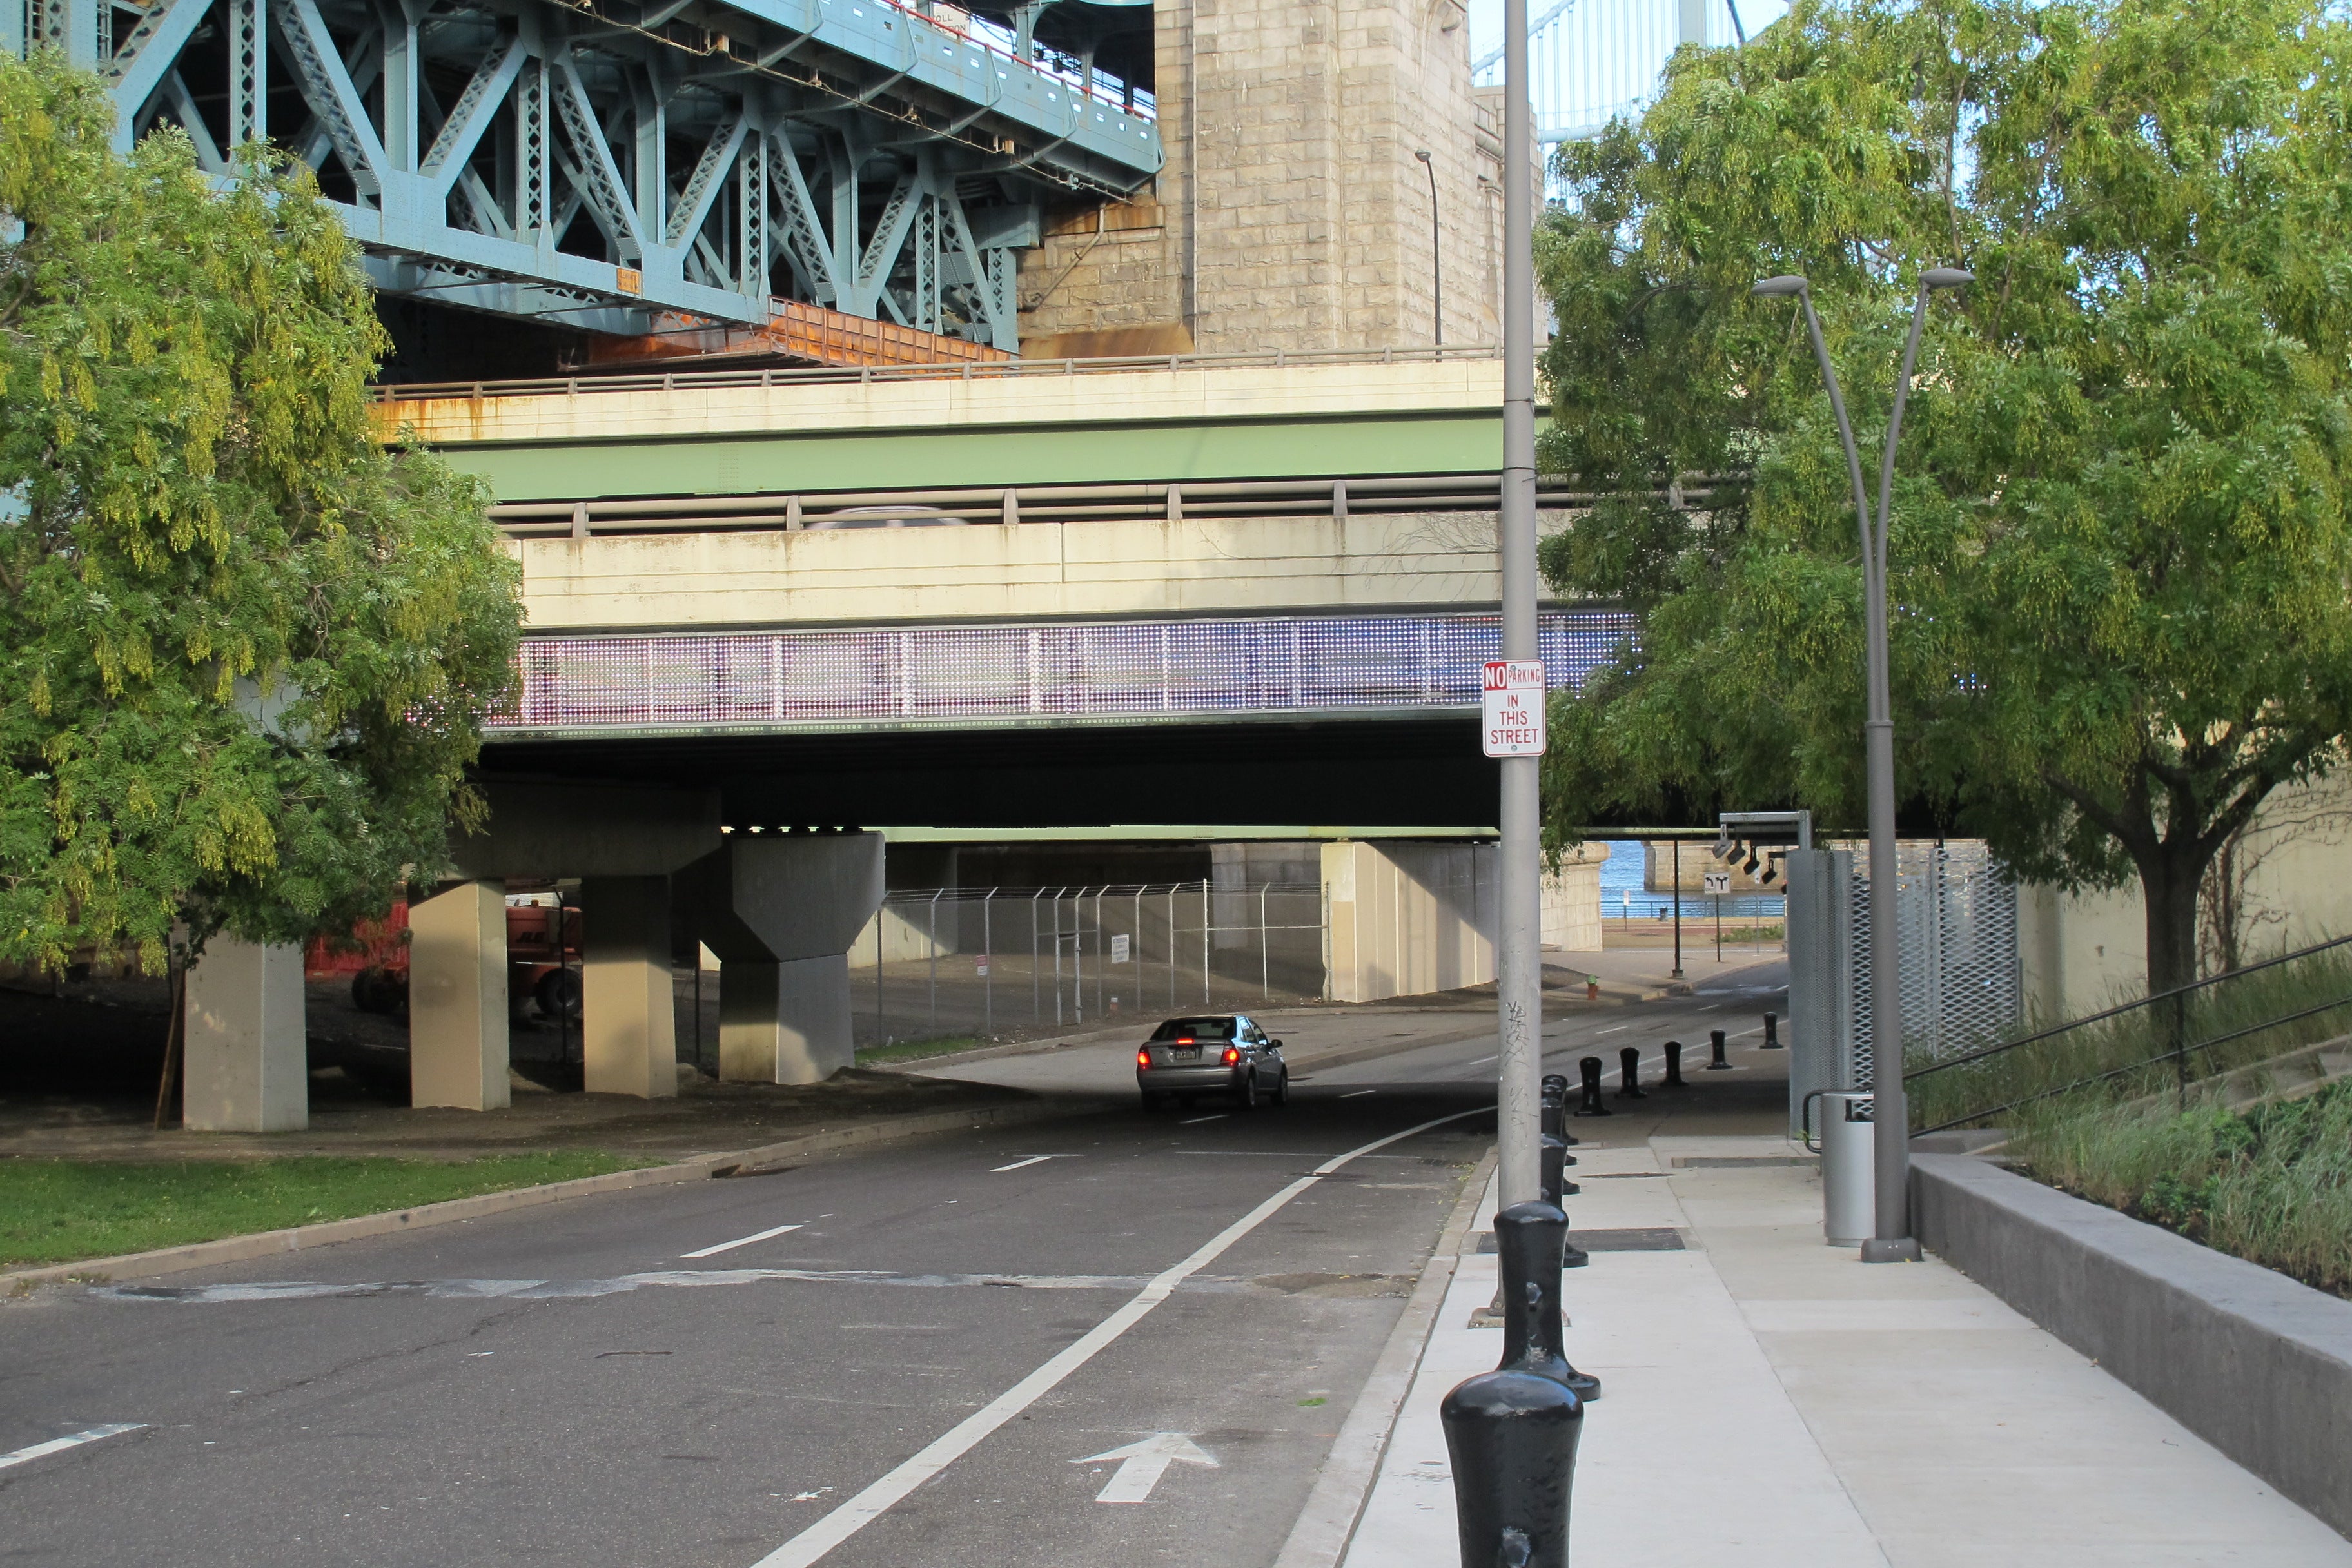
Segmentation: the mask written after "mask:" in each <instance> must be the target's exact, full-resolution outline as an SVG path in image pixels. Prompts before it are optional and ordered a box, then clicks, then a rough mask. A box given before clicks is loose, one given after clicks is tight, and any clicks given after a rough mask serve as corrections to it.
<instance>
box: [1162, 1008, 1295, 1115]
mask: <svg viewBox="0 0 2352 1568" xmlns="http://www.w3.org/2000/svg"><path fill="white" fill-rule="evenodd" d="M1135 1084H1136V1087H1137V1088H1138V1089H1141V1090H1142V1091H1143V1108H1144V1109H1145V1110H1157V1109H1159V1107H1160V1105H1162V1104H1163V1103H1165V1102H1166V1101H1167V1100H1169V1098H1170V1097H1171V1096H1172V1097H1174V1099H1175V1100H1176V1102H1177V1103H1178V1104H1179V1105H1191V1104H1192V1097H1193V1096H1194V1095H1196V1094H1226V1095H1231V1096H1232V1097H1233V1099H1234V1104H1235V1105H1237V1106H1239V1107H1240V1108H1241V1109H1243V1110H1251V1109H1253V1108H1254V1107H1255V1106H1256V1104H1257V1102H1258V1101H1259V1100H1272V1101H1273V1102H1274V1103H1275V1104H1276V1105H1284V1104H1287V1103H1288V1102H1289V1100H1290V1066H1289V1064H1288V1063H1287V1062H1285V1061H1284V1060H1283V1059H1282V1042H1281V1041H1280V1040H1275V1039H1268V1038H1267V1037H1266V1033H1265V1030H1264V1029H1262V1028H1260V1027H1258V1026H1257V1024H1256V1023H1255V1021H1253V1020H1252V1019H1251V1018H1249V1017H1248V1016H1246V1015H1244V1014H1241V1013H1220V1014H1214V1015H1211V1016H1202V1017H1186V1018H1171V1019H1169V1020H1168V1021H1167V1022H1166V1023H1164V1024H1162V1025H1160V1027H1158V1028H1157V1029H1154V1030H1153V1031H1152V1032H1151V1038H1150V1039H1149V1040H1146V1041H1145V1042H1144V1043H1143V1044H1142V1045H1140V1046H1139V1047H1136V1051H1135Z"/></svg>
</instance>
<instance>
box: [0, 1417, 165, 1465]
mask: <svg viewBox="0 0 2352 1568" xmlns="http://www.w3.org/2000/svg"><path fill="white" fill-rule="evenodd" d="M146 1429H147V1423H145V1422H144V1421H121V1422H115V1423H113V1424H111V1425H109V1426H92V1427H89V1428H88V1429H87V1430H85V1431H80V1432H76V1433H74V1434H73V1435H72V1436H67V1437H52V1438H50V1439H49V1440H48V1441H47V1442H46V1443H36V1444H34V1445H33V1446H32V1447H29V1448H19V1449H17V1450H16V1452H15V1453H13V1454H0V1470H5V1469H8V1468H12V1467H14V1466H16V1465H29V1464H31V1463H32V1462H33V1461H34V1460H35V1459H44V1458H48V1456H50V1455H51V1454H62V1453H64V1452H65V1451H66V1450H67V1449H68V1448H79V1447H81V1446H82V1445H83V1444H84V1443H95V1442H97V1441H99V1440H100V1438H102V1437H120V1436H122V1434H124V1433H125V1432H143V1431H145V1430H146Z"/></svg>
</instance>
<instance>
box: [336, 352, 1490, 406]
mask: <svg viewBox="0 0 2352 1568" xmlns="http://www.w3.org/2000/svg"><path fill="white" fill-rule="evenodd" d="M1502 356H1503V351H1502V350H1501V349H1500V348H1498V347H1496V346H1495V345H1494V344H1491V343H1471V344H1454V343H1448V344H1447V345H1445V346H1444V347H1443V348H1437V347H1433V346H1422V347H1417V348H1394V349H1306V350H1300V349H1263V350H1245V351H1237V352H1232V353H1209V354H1204V353H1189V354H1187V353H1172V354H1130V355H1120V356H1117V357H1111V358H1102V359H1046V360H1036V359H1004V360H982V361H964V360H958V361H953V362H950V363H945V364H869V365H858V366H856V367H847V366H835V365H811V366H806V367H800V368H793V369H784V370H778V369H767V370H751V369H743V370H686V371H664V372H659V373H654V372H647V373H645V374H636V375H572V376H542V377H539V378H536V379H530V380H515V381H436V382H412V383H408V384H402V385H394V386H375V387H370V388H369V389H368V398H369V401H371V402H373V403H421V402H428V401H434V400H438V399H442V398H453V397H461V398H467V399H472V398H481V397H577V396H580V395H584V394H593V393H604V392H644V391H646V390H647V389H648V388H650V387H656V386H658V387H659V388H660V389H661V390H663V391H677V390H683V389H688V388H695V387H730V386H751V387H761V388H767V387H775V386H827V385H842V384H852V383H855V384H860V385H869V384H874V383H876V382H889V381H992V380H996V379H999V378H1003V377H1024V376H1039V375H1101V374H1118V373H1124V372H1135V371H1150V370H1206V369H1212V368H1215V367H1219V366H1234V367H1240V366H1249V365H1265V366H1272V367H1273V368H1275V369H1277V370H1285V369H1289V368H1292V367H1294V366H1304V367H1312V366H1318V365H1348V364H1444V363H1454V362H1457V361H1460V362H1477V361H1483V360H1500V359H1501V358H1502Z"/></svg>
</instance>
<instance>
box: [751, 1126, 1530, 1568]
mask: <svg viewBox="0 0 2352 1568" xmlns="http://www.w3.org/2000/svg"><path fill="white" fill-rule="evenodd" d="M1494 1109H1495V1108H1494V1107H1493V1106H1491V1105H1482V1106H1479V1107H1478V1108H1476V1109H1475V1110H1457V1111H1455V1112H1454V1114H1452V1115H1451V1116H1440V1117H1437V1118H1435V1119H1434V1120H1432V1121H1423V1122H1422V1123H1420V1124H1419V1125H1417V1126H1412V1127H1408V1128H1406V1129H1405V1130H1404V1131H1402V1132H1391V1133H1390V1134H1389V1135H1388V1136H1387V1137H1385V1138H1380V1139H1375V1140H1374V1141H1373V1142H1370V1143H1366V1144H1364V1145H1363V1146H1362V1147H1360V1148H1356V1149H1350V1150H1349V1151H1348V1152H1346V1153H1344V1154H1336V1155H1334V1156H1332V1157H1331V1158H1330V1159H1328V1160H1326V1161H1324V1162H1323V1163H1321V1164H1319V1165H1318V1166H1316V1167H1315V1169H1314V1170H1313V1171H1312V1172H1311V1173H1308V1174H1307V1175H1304V1176H1301V1177H1299V1178H1298V1179H1297V1181H1295V1182H1292V1183H1291V1184H1289V1185H1287V1186H1286V1187H1284V1188H1283V1189H1282V1190H1281V1191H1280V1192H1277V1193H1276V1194H1274V1195H1273V1196H1272V1197H1270V1198H1268V1199H1266V1200H1265V1202H1264V1203H1262V1204H1260V1205H1257V1207H1255V1208H1254V1209H1252V1210H1250V1212H1249V1213H1247V1214H1245V1215H1242V1217H1241V1218H1239V1219H1237V1220H1235V1221H1234V1223H1233V1224H1231V1225H1229V1226H1225V1228H1224V1229H1223V1230H1221V1231H1219V1232H1218V1233H1217V1234H1216V1235H1215V1236H1213V1237H1210V1238H1209V1239H1208V1241H1207V1242H1206V1243H1204V1244H1203V1245H1202V1247H1201V1249H1200V1250H1199V1251H1197V1252H1195V1253H1193V1254H1192V1257H1190V1258H1186V1259H1184V1261H1183V1262H1181V1263H1179V1264H1177V1265H1176V1266H1175V1267H1174V1268H1171V1269H1168V1270H1167V1271H1166V1272H1164V1273H1162V1274H1160V1275H1159V1276H1158V1277H1157V1278H1155V1279H1153V1280H1152V1281H1151V1283H1150V1284H1149V1285H1146V1286H1145V1287H1144V1288H1143V1289H1140V1290H1139V1291H1137V1292H1136V1293H1135V1295H1134V1296H1133V1297H1132V1298H1130V1299H1129V1300H1128V1302H1127V1304H1126V1305H1124V1306H1122V1307H1120V1308H1119V1309H1118V1310H1117V1311H1115V1312H1113V1313H1112V1314H1111V1315H1110V1316H1109V1317H1108V1318H1105V1319H1104V1320H1103V1321H1101V1322H1099V1323H1097V1324H1096V1325H1095V1326H1094V1327H1093V1328H1091V1329H1089V1330H1087V1331H1086V1332H1085V1333H1084V1334H1081V1335H1080V1336H1079V1337H1078V1338H1077V1339H1076V1340H1075V1341H1073V1342H1071V1343H1070V1344H1069V1345H1068V1346H1067V1347H1066V1348H1065V1349H1064V1350H1062V1351H1061V1352H1060V1353H1058V1354H1056V1355H1055V1356H1054V1357H1053V1358H1052V1359H1051V1360H1049V1361H1047V1362H1046V1363H1045V1364H1044V1365H1043V1366H1040V1367H1039V1368H1038V1369H1037V1370H1036V1371H1034V1372H1033V1373H1030V1374H1029V1375H1028V1376H1026V1377H1024V1378H1023V1379H1022V1380H1021V1381H1020V1382H1018V1383H1016V1384H1013V1386H1012V1387H1011V1388H1008V1389H1006V1390H1005V1391H1004V1392H1003V1394H998V1395H997V1396H996V1398H995V1399H994V1400H992V1401H991V1402H990V1403H989V1404H988V1405H985V1406H983V1407H982V1408H981V1409H980V1410H978V1411H975V1412H974V1413H973V1414H971V1415H968V1416H966V1417H965V1418H964V1419H963V1420H962V1421H961V1422H960V1423H958V1424H957V1425H956V1426H953V1427H952V1428H950V1430H949V1431H948V1432H947V1433H946V1434H945V1435H943V1436H940V1437H938V1438H935V1439H933V1441H932V1442H931V1444H930V1445H929V1447H926V1448H924V1449H923V1450H922V1452H920V1453H919V1454H917V1455H916V1456H915V1457H914V1458H910V1459H908V1460H907V1461H906V1462H905V1463H904V1464H901V1465H900V1466H899V1467H898V1468H897V1469H894V1470H892V1471H891V1472H890V1473H889V1474H888V1475H886V1476H884V1477H883V1478H882V1479H880V1480H877V1481H876V1482H875V1483H874V1484H873V1485H871V1486H869V1487H867V1488H866V1489H865V1490H864V1491H862V1492H859V1493H858V1494H857V1495H856V1497H854V1498H851V1499H850V1500H848V1501H847V1502H845V1503H843V1504H842V1505H841V1506H840V1507H838V1508H836V1509H835V1510H833V1511H832V1512H831V1513H828V1514H826V1515H825V1516H824V1518H823V1519H820V1520H818V1521H816V1522H815V1523H814V1524H813V1525H811V1526H809V1527H808V1528H807V1529H806V1530H803V1531H801V1532H800V1533H799V1534H798V1535H795V1536H793V1538H792V1539H791V1540H790V1541H787V1542H784V1543H783V1544H782V1546H779V1547H777V1548H776V1549H775V1550H774V1551H773V1552H769V1553H768V1555H766V1556H765V1557H762V1558H761V1559H760V1561H759V1562H758V1563H754V1564H753V1565H752V1568H809V1564H811V1563H815V1562H816V1561H817V1560H818V1559H820V1558H822V1557H823V1556H824V1554H825V1553H826V1552H831V1551H832V1550H833V1549H834V1548H835V1547H836V1546H838V1545H840V1544H841V1543H842V1542H845V1541H847V1540H848V1539H849V1538H850V1537H851V1536H853V1535H855V1534H856V1533H857V1532H858V1531H861V1530H863V1529H865V1528H866V1526H867V1525H869V1524H871V1523H873V1522H874V1521H876V1520H877V1519H879V1518H881V1517H882V1515H883V1514H885V1513H887V1512H888V1511H889V1510H890V1508H891V1507H892V1505H894V1504H896V1503H897V1502H898V1501H899V1500H901V1499H903V1498H905V1497H906V1496H907V1495H908V1493H910V1492H912V1491H913V1490H914V1489H916V1488H917V1487H919V1486H921V1485H922V1484H923V1483H924V1482H925V1481H928V1480H929V1479H931V1478H932V1477H933V1476H936V1475H938V1474H939V1473H940V1471H941V1470H944V1469H946V1468H948V1467H949V1466H950V1465H952V1464H954V1463H955V1462H956V1460H958V1459H960V1458H962V1457H963V1456H964V1455H966V1454H968V1453H970V1452H971V1450H972V1449H973V1448H974V1447H978V1446H979V1444H980V1443H981V1441H982V1439H983V1438H985V1437H987V1436H988V1435H989V1434H990V1433H992V1432H993V1431H995V1430H996V1429H997V1428H998V1427H1000V1426H1003V1425H1004V1424H1005V1423H1006V1422H1008V1421H1010V1420H1012V1419H1013V1417H1014V1416H1016V1415H1020V1414H1021V1413H1022V1412H1023V1411H1024V1410H1026V1409H1028V1408H1029V1406H1030V1405H1034V1404H1035V1403H1036V1402H1037V1401H1038V1400H1039V1399H1041V1398H1043V1397H1045V1395H1046V1394H1049V1393H1051V1392H1052V1391H1053V1389H1054V1388H1055V1385H1056V1384H1060V1383H1061V1381H1062V1380H1063V1379H1064V1378H1066V1377H1067V1376H1069V1375H1070V1374H1071V1373H1074V1372H1076V1371H1077V1370H1078V1369H1079V1368H1080V1367H1082V1366H1084V1365H1086V1364H1087V1363H1088V1362H1090V1361H1092V1360H1094V1358H1095V1357H1096V1356H1097V1354H1098V1353H1100V1352H1102V1351H1103V1350H1105V1349H1106V1348H1108V1346H1109V1345H1110V1344H1111V1343H1112V1342H1115V1341H1117V1340H1118V1338H1119V1336H1121V1335H1122V1334H1124V1333H1126V1332H1127V1331H1128V1330H1129V1329H1131V1328H1133V1327H1135V1325H1136V1324H1138V1323H1139V1322H1141V1321H1143V1319H1144V1318H1145V1316H1146V1315H1147V1314H1149V1313H1150V1310H1152V1309H1153V1308H1154V1307H1157V1306H1158V1305H1160V1302H1162V1301H1165V1300H1168V1298H1169V1297H1170V1296H1171V1295H1172V1294H1173V1293H1174V1292H1175V1289H1176V1287H1177V1286H1179V1285H1181V1284H1182V1283H1183V1282H1184V1281H1185V1280H1187V1279H1191V1278H1192V1276H1193V1275H1195V1274H1197V1273H1199V1272H1200V1271H1201V1270H1202V1269H1203V1268H1207V1267H1208V1266H1209V1265H1210V1264H1212V1263H1213V1262H1215V1261H1216V1260H1217V1258H1219V1257H1220V1256H1222V1255H1223V1253H1224V1251H1225V1249H1226V1248H1228V1247H1232V1246H1233V1245H1234V1243H1235V1242H1237V1241H1239V1240H1240V1239H1241V1238H1242V1237H1245V1236H1247V1235H1248V1234H1249V1233H1250V1232H1251V1231H1254V1230H1255V1229H1256V1228H1257V1227H1258V1226H1261V1225H1263V1224H1265V1222H1266V1221H1267V1220H1268V1219H1271V1218H1272V1217H1273V1216H1274V1215H1276V1213H1278V1212H1280V1211H1281V1209H1282V1208H1283V1207H1285V1206H1286V1205H1287V1204H1288V1203H1289V1202H1290V1200H1291V1199H1293V1198H1295V1197H1297V1195H1298V1194H1301V1193H1303V1192H1305V1191H1306V1190H1307V1188H1309V1187H1311V1186H1313V1185H1314V1184H1316V1183H1317V1182H1318V1181H1320V1180H1321V1179H1322V1178H1323V1177H1325V1176H1328V1175H1329V1174H1331V1173H1333V1172H1334V1171H1337V1170H1338V1169H1339V1167H1340V1166H1342V1165H1344V1164H1346V1163H1348V1162H1349V1161H1350V1160H1353V1159H1356V1158H1357V1157H1358V1156H1360V1155H1364V1154H1369V1153H1370V1152H1372V1151H1373V1150H1375V1149H1385V1148H1387V1147H1388V1146H1389V1145H1390V1144H1391V1143H1399V1142H1403V1141H1404V1140H1405V1139H1407V1138H1411V1137H1412V1136H1414V1135H1415V1134H1416V1133H1422V1132H1426V1131H1429V1130H1430V1129H1431V1128H1433V1127H1443V1126H1444V1125H1445V1124H1446V1123H1447V1122H1449V1121H1461V1120H1462V1119H1463V1118H1464V1117H1465V1116H1485V1115H1488V1114H1490V1113H1491V1112H1492V1111H1493V1110H1494Z"/></svg>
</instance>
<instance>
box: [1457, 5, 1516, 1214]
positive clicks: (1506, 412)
mask: <svg viewBox="0 0 2352 1568" xmlns="http://www.w3.org/2000/svg"><path fill="white" fill-rule="evenodd" d="M1534 141H1535V121H1534V118H1533V110H1532V109H1531V107H1530V105H1529V103H1528V0H1503V491H1502V496H1501V502H1502V505H1501V511H1500V516H1499V519H1498V524H1497V533H1498V535H1499V537H1498V538H1497V539H1496V553H1497V554H1498V555H1499V556H1500V558H1501V560H1500V565H1501V567H1502V600H1503V603H1502V611H1503V616H1502V619H1503V628H1502V630H1503V647H1502V657H1503V658H1506V659H1533V658H1540V657H1541V654H1540V650H1539V649H1538V647H1537V641H1536V304H1535V300H1536V286H1535V247H1534V232H1535V212H1534V206H1535V163H1534V158H1533V155H1532V143H1533V142H1534ZM1432 177H1433V178H1434V175H1433V176H1432ZM1541 766H1542V763H1541V760H1540V759H1539V758H1536V757H1505V758H1502V759H1501V760H1500V761H1499V762H1498V763H1496V767H1497V768H1498V769H1499V770H1500V772H1501V774H1502V778H1501V800H1500V803H1499V804H1500V806H1501V812H1500V816H1501V821H1500V824H1499V826H1501V828H1502V861H1503V863H1502V867H1501V876H1500V877H1499V878H1498V880H1499V881H1500V883H1501V887H1500V888H1499V889H1497V891H1498V892H1499V894H1500V904H1501V908H1500V909H1499V910H1497V914H1498V916H1499V920H1498V921H1497V925H1498V927H1499V929H1498V930H1497V931H1496V943H1495V1002H1496V1015H1497V1018H1496V1022H1497V1025H1498V1031H1497V1032H1498V1035H1499V1056H1498V1059H1497V1061H1496V1068H1495V1072H1496V1094H1495V1104H1496V1145H1497V1147H1496V1163H1497V1165H1498V1167H1499V1170H1500V1173H1501V1178H1502V1192H1501V1197H1502V1201H1503V1206H1504V1207H1509V1206H1510V1205H1513V1204H1522V1203H1532V1202H1534V1201H1536V1200H1537V1199H1538V1198H1539V1197H1540V1196H1541V1195H1542V1180H1543V1178H1542V1171H1541V1169H1540V1166H1539V1163H1538V1157H1539V1152H1540V1151H1539V1144H1538V1141H1539V1139H1540V1138H1541V1136H1542V1130H1541V1128H1540V1126H1539V1125H1538V1115H1539V1113H1540V1099H1541V1084H1540V1081H1539V1080H1540V1079H1541V1078H1542V1076H1543V1050H1542V1037H1543V967H1542V962H1543V961H1542V954H1541V952H1539V951H1538V943H1539V942H1540V941H1541V932H1542V929H1543V889H1542V886H1541V884H1540V882H1539V881H1538V869H1539V868H1538V857H1539V856H1540V855H1541V853H1542V845H1541V843H1540V838H1539V834H1540V822H1539V815H1538V804H1537V780H1538V769H1539V768H1540V767H1541Z"/></svg>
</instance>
